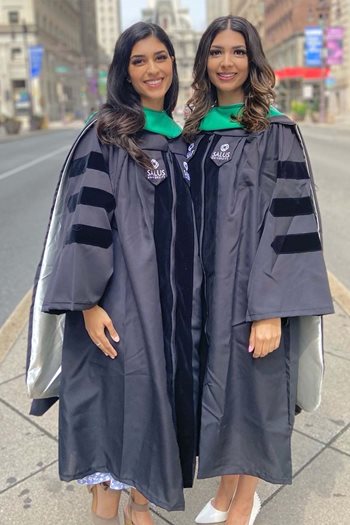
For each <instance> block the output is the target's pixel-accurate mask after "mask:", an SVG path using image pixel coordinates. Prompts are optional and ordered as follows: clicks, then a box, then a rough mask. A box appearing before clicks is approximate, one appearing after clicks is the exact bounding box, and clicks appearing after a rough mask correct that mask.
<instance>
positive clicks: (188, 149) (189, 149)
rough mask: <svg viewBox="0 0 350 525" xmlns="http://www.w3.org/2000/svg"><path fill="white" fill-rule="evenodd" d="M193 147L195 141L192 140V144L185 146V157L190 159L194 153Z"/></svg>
mask: <svg viewBox="0 0 350 525" xmlns="http://www.w3.org/2000/svg"><path fill="white" fill-rule="evenodd" d="M194 147H195V143H194V142H192V144H190V145H189V146H188V148H187V158H188V159H190V158H191V157H192V155H193V154H194Z"/></svg>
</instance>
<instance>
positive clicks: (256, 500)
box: [249, 492, 261, 525]
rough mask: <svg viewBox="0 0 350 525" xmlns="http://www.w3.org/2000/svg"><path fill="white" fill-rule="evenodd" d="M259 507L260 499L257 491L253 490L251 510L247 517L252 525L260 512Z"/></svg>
mask: <svg viewBox="0 0 350 525" xmlns="http://www.w3.org/2000/svg"><path fill="white" fill-rule="evenodd" d="M260 509H261V501H260V498H259V495H258V493H257V492H255V493H254V502H253V508H252V512H251V514H250V518H249V525H254V522H255V520H256V517H257V515H258V514H259V512H260Z"/></svg>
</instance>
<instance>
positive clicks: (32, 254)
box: [0, 130, 77, 326]
mask: <svg viewBox="0 0 350 525" xmlns="http://www.w3.org/2000/svg"><path fill="white" fill-rule="evenodd" d="M76 134H77V130H66V131H51V132H48V133H44V134H40V135H35V136H27V137H23V138H16V139H15V140H13V141H10V142H3V143H0V158H1V168H0V239H1V250H0V268H1V274H0V326H1V325H2V324H3V323H4V321H5V320H6V318H7V317H8V315H9V314H10V313H11V312H12V310H13V309H14V308H15V306H16V304H17V303H18V302H19V301H20V300H21V298H22V297H23V295H24V294H25V293H26V292H27V291H28V289H29V288H30V287H31V286H32V282H33V276H34V273H35V269H36V265H37V263H38V261H39V257H40V253H41V249H42V245H43V240H44V236H45V231H46V224H47V221H48V216H49V211H50V208H51V203H52V197H53V193H54V189H55V186H56V183H57V180H58V175H59V171H60V168H61V165H62V162H63V160H64V157H65V153H66V151H67V150H68V148H69V145H70V143H71V142H72V140H73V138H74V137H75V136H76ZM34 163H36V164H34Z"/></svg>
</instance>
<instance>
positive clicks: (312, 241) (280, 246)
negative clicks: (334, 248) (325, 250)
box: [271, 232, 322, 255]
mask: <svg viewBox="0 0 350 525" xmlns="http://www.w3.org/2000/svg"><path fill="white" fill-rule="evenodd" d="M271 246H272V248H273V249H274V250H275V253H277V254H278V255H280V254H292V253H307V252H318V251H320V250H321V249H322V247H321V241H320V237H319V234H318V233H317V232H312V233H298V234H289V235H277V236H276V237H275V238H274V241H273V242H272V244H271Z"/></svg>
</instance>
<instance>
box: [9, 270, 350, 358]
mask: <svg viewBox="0 0 350 525" xmlns="http://www.w3.org/2000/svg"><path fill="white" fill-rule="evenodd" d="M328 279H329V284H330V288H331V293H332V297H333V299H334V301H335V302H336V303H337V304H338V305H339V306H340V307H341V308H342V310H343V311H344V312H345V313H346V314H347V315H348V316H349V317H350V290H349V289H348V288H347V287H346V286H345V285H344V284H343V283H342V282H340V281H339V279H337V277H336V276H335V275H333V273H332V272H328ZM32 292H33V290H32V288H31V289H30V290H28V292H27V293H26V294H25V296H24V297H23V298H22V300H21V301H20V302H19V303H18V305H17V306H16V308H15V309H14V310H13V312H12V314H11V315H10V316H9V317H8V318H7V320H6V321H5V323H4V324H3V325H2V326H1V328H0V365H1V362H2V361H3V360H4V359H5V357H6V355H7V354H8V352H9V351H10V350H11V348H12V346H13V345H14V343H15V342H16V340H17V338H18V336H19V335H20V333H21V332H22V330H23V329H24V328H25V326H26V324H27V322H28V316H29V310H30V305H31V301H32Z"/></svg>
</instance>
